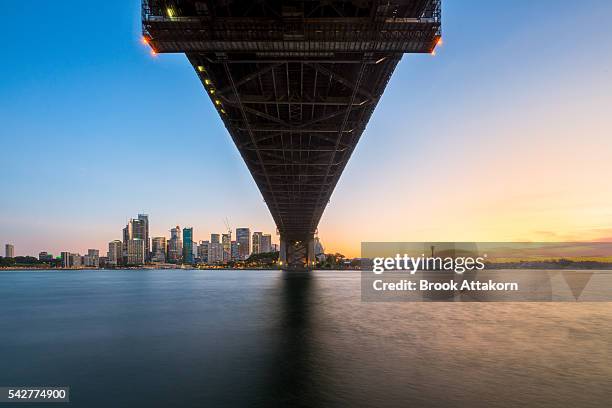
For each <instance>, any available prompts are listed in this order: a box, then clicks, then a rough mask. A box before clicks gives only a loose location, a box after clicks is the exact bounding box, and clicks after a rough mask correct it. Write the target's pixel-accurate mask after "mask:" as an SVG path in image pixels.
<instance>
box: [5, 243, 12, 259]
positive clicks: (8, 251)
mask: <svg viewBox="0 0 612 408" xmlns="http://www.w3.org/2000/svg"><path fill="white" fill-rule="evenodd" d="M4 256H5V257H6V258H14V257H15V247H14V246H13V245H11V244H6V245H5V246H4Z"/></svg>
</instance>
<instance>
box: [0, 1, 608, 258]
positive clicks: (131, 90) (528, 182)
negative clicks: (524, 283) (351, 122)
mask: <svg viewBox="0 0 612 408" xmlns="http://www.w3.org/2000/svg"><path fill="white" fill-rule="evenodd" d="M442 13H443V14H442V18H443V29H442V32H443V45H442V46H441V47H440V48H438V49H437V51H436V55H435V56H432V55H427V54H419V55H405V56H404V58H403V59H402V61H401V62H400V64H399V66H398V68H397V69H396V71H395V73H394V76H393V78H392V79H391V81H390V83H389V85H388V87H387V90H386V91H385V94H384V96H383V98H382V100H381V101H380V103H379V105H378V107H377V109H376V111H375V113H374V115H373V117H372V119H371V121H370V123H369V125H368V127H367V129H366V131H365V133H364V135H363V136H362V138H361V141H360V143H359V145H358V146H357V148H356V150H355V152H354V154H353V156H352V158H351V160H350V162H349V164H348V166H347V167H346V169H345V171H344V173H343V175H342V177H341V179H340V182H339V184H338V186H337V187H336V190H335V191H334V194H333V195H332V198H331V201H330V203H329V204H328V207H327V209H326V211H325V213H324V215H323V218H322V220H321V223H320V225H319V236H320V238H321V240H322V242H323V245H324V246H325V248H326V251H327V252H341V253H343V254H345V255H347V256H359V248H360V244H361V242H362V241H575V240H612V185H611V180H612V114H611V112H612V79H611V78H612V70H611V68H612V25H610V24H609V21H608V16H609V15H611V14H612V2H609V1H605V0H600V1H590V2H581V3H580V4H578V3H576V2H575V1H557V0H541V1H537V2H533V1H527V0H517V1H512V2H490V1H476V0H461V1H460V0H446V1H443V10H442ZM2 14H3V19H2V21H3V23H2V25H0V36H1V37H0V38H2V39H3V45H2V57H1V60H0V61H1V63H0V149H1V153H0V174H1V175H2V177H1V180H2V194H0V243H2V244H4V243H7V242H8V243H13V244H14V245H15V252H16V254H17V255H26V254H33V255H37V254H38V252H39V251H43V250H44V251H49V252H51V253H53V254H59V252H60V251H72V252H80V253H84V252H86V250H87V248H97V249H101V250H102V252H105V251H106V248H107V243H108V242H109V241H111V240H114V239H121V230H122V228H123V227H124V225H125V222H126V220H127V219H128V218H130V217H136V216H137V214H138V213H143V212H144V213H148V214H149V218H150V223H151V235H152V236H158V235H166V236H168V235H169V232H168V231H169V229H170V228H172V227H173V226H175V225H180V226H181V227H183V226H192V227H193V228H194V238H195V239H196V240H203V239H208V237H209V234H210V233H211V232H223V231H224V230H225V229H226V228H225V223H224V221H223V220H224V219H225V218H226V217H227V218H228V219H229V223H230V226H231V227H232V228H236V227H250V228H251V230H252V231H263V232H267V233H272V234H273V239H274V241H277V240H278V237H277V236H276V235H275V231H276V228H275V226H274V223H273V220H272V218H271V216H270V214H269V212H268V209H267V207H266V206H265V203H264V202H263V199H262V197H261V194H260V193H259V191H258V189H257V187H256V185H255V183H254V182H253V180H252V177H251V175H250V173H249V172H248V170H247V168H246V166H245V164H244V162H243V161H242V159H241V158H240V155H239V154H238V151H237V149H236V147H235V146H234V145H233V143H232V141H231V139H230V137H229V135H228V134H227V132H226V130H225V128H224V127H223V124H222V122H221V120H220V119H219V118H218V116H217V113H216V111H215V110H214V109H213V107H212V106H211V103H210V100H209V99H208V97H207V96H206V94H205V93H204V91H203V89H202V85H201V83H200V82H199V80H198V78H197V76H196V74H195V73H194V72H193V68H192V67H191V66H190V64H189V63H188V62H187V59H186V57H185V56H184V55H178V54H176V55H169V54H164V55H158V56H155V57H153V56H151V55H150V53H149V50H148V48H147V47H146V46H144V45H143V44H142V43H141V42H140V21H139V19H140V3H139V2H138V1H126V0H109V1H104V2H83V1H78V2H77V1H74V0H70V1H69V0H66V1H61V2H43V1H39V0H22V1H18V2H7V3H6V4H3V6H2ZM2 252H3V251H2ZM1 255H4V253H2V254H1Z"/></svg>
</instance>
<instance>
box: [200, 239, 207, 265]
mask: <svg viewBox="0 0 612 408" xmlns="http://www.w3.org/2000/svg"><path fill="white" fill-rule="evenodd" d="M209 250H210V242H209V241H200V245H198V259H199V260H200V262H202V263H208V251H209Z"/></svg>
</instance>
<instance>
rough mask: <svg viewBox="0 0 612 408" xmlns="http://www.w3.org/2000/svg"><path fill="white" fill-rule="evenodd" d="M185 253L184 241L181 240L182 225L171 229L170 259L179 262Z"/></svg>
mask: <svg viewBox="0 0 612 408" xmlns="http://www.w3.org/2000/svg"><path fill="white" fill-rule="evenodd" d="M182 255H183V241H182V240H181V227H179V226H178V225H177V226H176V228H172V229H171V230H170V240H169V241H168V261H170V262H175V263H176V262H179V261H180V260H181V257H182Z"/></svg>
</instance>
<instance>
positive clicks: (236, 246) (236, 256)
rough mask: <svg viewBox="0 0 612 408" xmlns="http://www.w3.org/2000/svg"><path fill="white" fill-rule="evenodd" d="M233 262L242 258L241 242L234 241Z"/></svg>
mask: <svg viewBox="0 0 612 408" xmlns="http://www.w3.org/2000/svg"><path fill="white" fill-rule="evenodd" d="M231 251H232V261H237V260H239V259H241V258H240V242H237V241H232V249H231Z"/></svg>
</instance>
